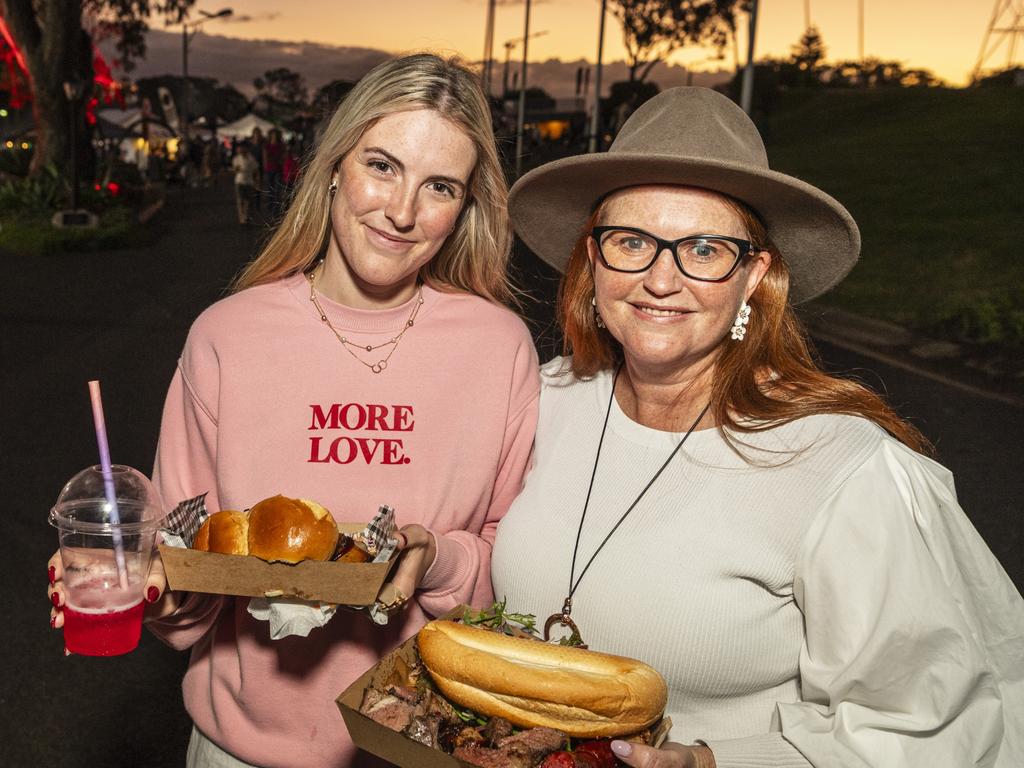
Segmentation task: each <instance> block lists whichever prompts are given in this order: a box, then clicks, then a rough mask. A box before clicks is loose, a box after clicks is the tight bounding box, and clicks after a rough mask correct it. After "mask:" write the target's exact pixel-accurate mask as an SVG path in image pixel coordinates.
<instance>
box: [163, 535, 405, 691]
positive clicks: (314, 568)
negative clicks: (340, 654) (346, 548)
mask: <svg viewBox="0 0 1024 768" xmlns="http://www.w3.org/2000/svg"><path fill="white" fill-rule="evenodd" d="M365 527H366V524H365V523H338V530H339V531H341V532H342V533H345V534H348V535H352V534H353V533H358V532H359V531H361V530H363V528H365ZM396 555H397V553H396ZM396 555H392V557H391V559H390V560H389V561H388V562H386V563H342V562H323V561H313V560H305V561H303V562H301V563H297V564H296V565H289V564H288V563H268V562H266V561H264V560H260V559H259V558H258V557H247V556H242V555H221V554H218V553H216V552H199V551H197V550H195V549H182V548H180V547H170V546H167V545H164V544H161V545H160V557H161V559H162V560H163V564H164V570H165V571H166V573H167V583H168V585H169V586H170V588H171V589H173V590H184V591H186V592H209V593H211V594H215V595H238V596H243V597H297V598H301V599H302V600H320V601H322V602H325V603H335V604H339V605H357V606H358V605H370V604H372V603H373V602H374V600H376V598H377V594H378V593H379V592H380V589H381V586H382V585H383V584H384V580H385V579H386V578H387V576H388V574H389V573H390V572H391V569H392V567H393V566H394V564H395V561H396V559H397V557H396ZM356 706H358V704H357V705H356Z"/></svg>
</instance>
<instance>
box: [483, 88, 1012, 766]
mask: <svg viewBox="0 0 1024 768" xmlns="http://www.w3.org/2000/svg"><path fill="white" fill-rule="evenodd" d="M510 213H511V216H512V220H513V223H514V225H515V228H516V231H517V232H518V233H519V235H520V236H521V237H522V238H523V240H524V241H525V242H526V244H527V246H529V247H530V248H531V250H533V251H534V252H535V253H536V254H538V255H539V256H540V257H542V258H543V259H544V260H545V261H547V262H548V263H549V264H551V265H553V266H555V267H556V268H558V269H559V270H560V271H563V272H564V275H563V278H562V283H561V288H560V294H559V305H558V317H559V320H560V323H561V325H562V329H563V331H564V333H565V339H566V343H565V349H566V356H565V357H563V358H557V359H555V360H553V361H552V362H551V363H549V364H548V365H546V366H545V367H544V368H543V369H542V372H541V374H542V375H541V378H542V390H541V402H540V417H539V422H538V426H537V437H536V444H535V449H534V462H533V469H532V470H531V472H530V475H529V477H528V478H527V482H526V487H525V489H524V491H523V493H522V495H520V497H519V498H518V499H517V500H516V501H515V503H514V504H513V506H512V508H511V509H510V510H509V513H508V514H507V515H506V516H505V517H504V518H503V519H502V522H501V525H500V526H499V529H498V536H497V540H496V542H495V547H494V555H493V558H492V563H493V578H494V588H495V593H496V594H497V595H499V596H501V597H502V598H503V599H505V600H507V603H508V605H510V606H514V607H515V609H516V610H518V611H529V612H532V613H536V614H537V615H539V616H541V617H543V616H545V615H547V614H548V612H552V616H551V619H550V620H549V621H551V622H552V626H554V627H563V628H564V629H566V630H572V629H574V628H575V629H578V631H579V632H580V633H581V634H582V637H583V639H584V640H585V641H587V642H588V643H589V646H590V647H591V648H592V649H594V650H599V651H607V652H611V653H616V654H620V655H623V656H628V657H632V658H637V659H640V660H642V661H644V662H646V663H647V664H649V665H651V666H653V667H654V668H656V669H658V670H659V671H660V672H661V673H662V675H663V676H664V677H665V679H666V681H667V683H668V686H669V702H668V707H667V710H666V713H665V714H666V715H667V716H668V717H670V718H671V720H672V724H673V727H672V731H671V734H670V736H669V738H670V739H671V741H672V743H670V744H669V745H668V746H666V747H665V748H663V749H653V748H650V747H646V746H643V745H639V744H630V743H628V742H625V741H615V742H613V743H612V749H613V751H615V752H616V754H617V755H618V757H619V759H620V760H622V761H623V762H625V763H627V764H628V765H631V766H638V767H639V768H712V767H713V766H718V767H719V768H741V767H746V766H762V767H766V766H779V767H785V768H808V767H809V766H813V767H814V768H855V767H856V768H862V767H864V766H871V767H872V768H881V767H882V766H891V767H892V768H897V766H898V767H899V768H933V767H934V766H949V767H950V768H954V767H955V768H960V767H961V766H997V768H1015V767H1018V766H1021V765H1024V602H1022V600H1021V597H1020V595H1019V594H1018V592H1017V590H1016V589H1015V587H1014V585H1013V583H1012V582H1011V581H1010V579H1009V577H1008V576H1007V575H1006V573H1005V572H1004V571H1003V569H1002V567H1001V566H1000V564H999V563H998V562H997V560H996V559H995V557H994V556H993V555H992V553H991V552H990V551H989V549H988V547H987V546H986V545H985V543H984V541H983V540H982V539H981V537H980V536H979V535H978V533H977V531H976V530H975V529H974V527H973V526H972V525H971V523H970V521H969V519H968V518H967V516H966V515H965V514H964V512H963V510H962V509H961V508H960V507H959V505H958V504H957V499H956V494H955V491H954V487H953V478H952V477H951V475H950V473H949V472H948V471H947V470H946V469H945V468H944V467H942V466H941V465H939V464H937V463H936V462H935V461H933V460H932V459H930V458H928V456H927V454H928V453H929V452H930V446H929V445H928V443H927V442H926V440H925V439H924V437H923V436H922V435H921V434H920V433H919V432H918V430H917V429H916V428H914V427H913V426H911V425H910V424H909V423H907V422H906V421H904V420H903V419H902V418H900V417H899V416H898V415H897V414H896V413H895V412H894V411H893V410H892V409H891V408H890V407H889V406H888V405H887V404H886V403H885V402H884V401H883V400H882V399H881V398H880V397H879V396H878V395H876V394H875V393H874V392H872V391H870V390H868V389H867V388H866V387H864V386H862V385H860V384H858V383H856V382H853V381H850V380H847V379H842V378H838V377H835V376H832V375H830V374H828V373H826V372H824V371H823V370H822V369H821V368H820V367H819V365H818V364H817V362H816V361H815V358H814V357H813V355H812V352H811V349H810V342H809V340H808V338H807V335H806V333H805V332H804V330H803V328H802V326H801V324H800V322H799V320H798V319H797V317H796V315H795V314H794V311H793V305H794V304H796V303H799V302H802V301H807V300H808V299H811V298H813V297H815V296H817V295H819V294H821V293H823V292H824V291H826V290H828V289H829V288H830V287H832V286H833V285H835V284H836V283H838V282H839V281H840V280H841V279H842V278H843V277H844V276H845V275H846V274H847V272H848V271H849V270H850V269H851V268H852V267H853V265H854V263H855V262H856V259H857V257H858V254H859V248H860V235H859V232H858V229H857V225H856V224H855V222H854V221H853V219H852V218H851V216H850V214H849V213H848V212H847V211H846V209H845V208H843V206H842V205H840V204H839V203H838V202H837V201H836V200H834V199H833V198H831V197H829V196H828V195H827V194H825V193H824V192H822V191H821V190H819V189H817V188H815V187H813V186H811V185H809V184H806V183H804V182H802V181H800V180H799V179H795V178H793V177H791V176H787V175H785V174H782V173H778V172H776V171H773V170H771V169H770V168H769V166H768V161H767V157H766V155H765V150H764V146H763V144H762V142H761V138H760V136H759V135H758V133H757V129H756V128H755V127H754V125H753V123H751V121H750V120H749V119H748V118H747V116H746V115H745V114H744V113H743V111H742V110H740V109H739V107H737V106H736V105H735V104H733V103H732V102H731V101H729V100H728V99H727V98H726V97H724V96H722V95H721V94H719V93H717V92H715V91H711V90H708V89H703V88H675V89H671V90H667V91H664V92H662V93H661V94H659V95H657V96H655V97H654V98H653V99H651V100H650V101H648V102H647V103H645V104H644V105H643V106H641V107H640V108H639V109H638V110H637V111H636V112H635V113H633V115H632V116H631V117H630V118H629V120H628V121H627V122H626V124H625V125H624V126H623V128H622V130H621V132H620V133H619V134H618V136H617V137H616V139H615V142H614V143H613V145H612V147H611V149H610V150H609V151H608V152H606V153H600V154H591V155H582V156H577V157H571V158H566V159H562V160H557V161H555V162H552V163H549V164H548V165H545V166H541V167H540V168H537V169H535V170H533V171H531V172H530V173H528V174H527V175H526V176H524V177H523V178H521V179H520V180H519V181H518V182H517V183H516V184H515V186H514V187H513V189H512V191H511V193H510Z"/></svg>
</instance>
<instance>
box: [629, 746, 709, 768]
mask: <svg viewBox="0 0 1024 768" xmlns="http://www.w3.org/2000/svg"><path fill="white" fill-rule="evenodd" d="M612 752H614V753H615V756H616V757H617V758H618V759H619V760H620V761H621V762H623V763H625V764H626V765H632V766H634V768H715V756H714V755H713V754H712V753H711V750H710V749H708V748H707V747H704V746H691V747H687V746H684V745H682V744H676V743H675V742H672V741H669V742H666V743H665V744H664V745H662V747H661V749H655V748H654V747H647V746H644V745H643V744H634V743H633V742H631V741H613V742H612Z"/></svg>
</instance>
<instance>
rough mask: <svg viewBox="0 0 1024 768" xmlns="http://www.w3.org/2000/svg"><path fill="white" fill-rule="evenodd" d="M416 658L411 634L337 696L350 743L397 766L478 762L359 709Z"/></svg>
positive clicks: (659, 733) (461, 766)
mask: <svg viewBox="0 0 1024 768" xmlns="http://www.w3.org/2000/svg"><path fill="white" fill-rule="evenodd" d="M466 607H467V606H464V605H462V606H459V607H458V608H456V609H454V610H453V611H451V612H449V613H447V614H445V615H444V616H441V617H440V618H442V619H454V618H457V617H460V616H462V615H463V613H464V612H465V609H466ZM416 661H417V655H416V636H415V635H413V636H412V637H410V638H409V639H408V640H406V641H405V642H404V643H402V644H401V645H400V646H398V648H396V649H395V650H394V651H393V652H392V653H390V654H388V655H387V656H385V657H384V658H383V659H381V661H380V662H379V663H378V664H376V665H375V666H373V667H371V668H370V669H369V670H367V671H366V672H365V673H364V674H363V676H362V677H360V678H359V679H358V680H356V681H355V682H354V683H352V685H350V686H349V687H348V688H346V689H345V690H344V692H343V693H342V694H341V695H340V696H339V697H338V698H337V704H338V709H340V710H341V716H342V717H343V718H345V725H346V726H347V727H348V732H349V735H350V736H351V737H352V741H353V743H354V744H355V745H356V746H357V747H359V748H360V749H365V750H366V751H367V752H371V753H372V754H374V755H376V756H377V757H380V758H383V759H385V760H388V761H390V762H392V763H394V764H395V765H397V766H400V768H478V766H475V765H473V764H471V763H467V762H464V761H462V760H459V759H458V758H455V757H452V756H451V755H449V754H447V753H445V752H442V751H441V750H439V749H433V748H431V747H428V746H426V745H425V744H420V743H419V742H418V741H413V740H412V739H409V738H406V737H405V736H404V735H403V734H401V733H398V732H396V731H392V730H391V729H390V728H387V727H385V726H383V725H381V724H380V723H376V722H374V721H373V720H371V719H370V718H368V717H367V716H366V715H364V714H362V713H361V712H360V711H359V705H360V704H362V702H363V694H364V693H365V692H366V689H367V688H370V687H374V686H377V687H379V686H380V685H381V684H383V683H385V682H386V681H387V680H388V678H389V677H391V674H392V672H393V671H394V669H395V665H396V664H399V665H402V664H404V665H405V666H408V667H411V666H412V665H413V664H415V663H416ZM671 727H672V720H671V719H670V718H667V717H666V718H663V719H662V720H661V721H660V722H659V723H657V724H656V725H655V726H654V727H653V728H652V743H653V744H654V745H655V746H661V744H663V743H664V742H665V739H666V738H667V737H668V732H669V730H670V729H671Z"/></svg>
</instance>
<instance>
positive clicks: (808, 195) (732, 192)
mask: <svg viewBox="0 0 1024 768" xmlns="http://www.w3.org/2000/svg"><path fill="white" fill-rule="evenodd" d="M642 184H679V185H685V186H692V187H702V188H704V189H709V190H712V191H714V192H720V193H724V194H726V195H729V196H731V197H734V198H736V199H738V200H742V201H743V202H744V203H746V204H747V205H749V206H750V207H751V208H753V209H754V210H755V211H757V213H758V214H759V215H760V216H761V218H762V219H763V221H764V223H765V224H766V225H767V227H768V234H769V236H770V237H771V238H772V241H773V242H774V243H775V245H776V246H777V247H778V249H779V251H780V252H781V253H782V256H783V258H784V259H785V261H786V263H787V264H788V265H789V268H790V273H791V280H790V293H789V296H790V301H791V302H792V303H794V304H798V303H800V302H802V301H807V300H808V299H812V298H814V297H815V296H818V295H820V294H822V293H824V292H825V291H827V290H828V289H829V288H831V287H832V286H834V285H835V284H836V283H838V282H839V281H840V280H842V279H843V278H844V277H845V276H846V274H847V273H848V272H849V271H850V270H851V269H852V268H853V265H854V264H855V263H856V261H857V256H858V255H859V253H860V232H859V231H858V229H857V224H856V222H854V220H853V217H852V216H850V214H849V212H848V211H847V210H846V209H845V208H844V207H843V206H842V205H841V204H840V203H839V202H838V201H837V200H835V199H833V198H832V197H830V196H829V195H827V194H825V193H824V192H822V191H821V190H820V189H818V188H817V187H814V186H811V185H810V184H808V183H806V182H803V181H801V180H800V179H797V178H794V177H793V176H787V175H786V174H784V173H779V172H778V171H773V170H771V169H770V168H769V167H768V157H767V155H766V154H765V150H764V142H762V141H761V136H760V134H759V133H758V132H757V128H756V127H754V124H753V123H752V122H751V121H750V118H748V117H747V116H746V114H744V112H743V110H741V109H740V108H739V107H738V106H736V104H734V103H733V102H732V101H731V100H729V99H728V98H727V97H725V96H723V95H722V94H720V93H718V92H717V91H712V90H710V89H708V88H696V87H693V88H690V87H684V88H670V89H669V90H667V91H663V92H661V93H659V94H658V95H657V96H655V97H654V98H652V99H650V100H649V101H647V102H646V103H645V104H643V105H642V106H641V107H640V108H639V109H637V111H636V112H634V113H633V115H631V116H630V118H629V119H628V120H627V121H626V123H625V125H623V126H622V130H620V131H619V135H618V136H617V137H616V138H615V141H614V142H613V143H612V145H611V147H610V148H609V150H608V151H607V152H603V153H598V154H590V155H576V156H574V157H566V158H563V159H561V160H555V161H554V162H551V163H548V164H546V165H542V166H541V167H539V168H535V169H534V170H532V171H530V172H529V173H527V174H526V175H525V176H523V177H522V178H521V179H519V181H517V182H516V183H515V185H513V187H512V190H511V192H510V194H509V213H510V215H511V217H512V224H513V226H514V227H515V230H516V233H517V234H518V235H519V237H520V238H522V240H523V241H524V242H525V243H526V245H527V246H528V247H529V248H530V250H532V251H533V252H534V253H535V254H537V255H538V256H539V257H540V258H542V259H543V260H544V261H546V262H547V263H548V264H550V265H551V266H553V267H554V268H555V269H557V270H558V271H559V272H562V271H564V270H565V265H566V262H568V260H569V254H570V253H571V252H572V248H573V245H575V243H576V241H577V239H578V238H579V237H580V235H581V234H582V233H583V228H584V226H585V225H586V222H587V220H588V219H589V217H590V215H591V214H592V213H593V211H594V209H595V208H596V207H597V204H598V203H599V202H600V201H601V199H602V198H604V197H605V195H607V194H609V193H610V192H614V191H615V190H618V189H623V188H625V187H633V186H638V185H642ZM613 223H615V224H621V225H623V226H628V225H631V224H632V223H633V222H630V221H618V222H613ZM659 234H665V235H671V236H675V233H659ZM694 234H698V233H694ZM699 234H718V233H699Z"/></svg>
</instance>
